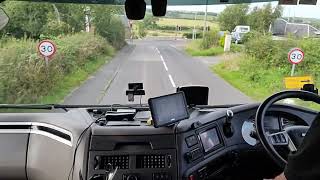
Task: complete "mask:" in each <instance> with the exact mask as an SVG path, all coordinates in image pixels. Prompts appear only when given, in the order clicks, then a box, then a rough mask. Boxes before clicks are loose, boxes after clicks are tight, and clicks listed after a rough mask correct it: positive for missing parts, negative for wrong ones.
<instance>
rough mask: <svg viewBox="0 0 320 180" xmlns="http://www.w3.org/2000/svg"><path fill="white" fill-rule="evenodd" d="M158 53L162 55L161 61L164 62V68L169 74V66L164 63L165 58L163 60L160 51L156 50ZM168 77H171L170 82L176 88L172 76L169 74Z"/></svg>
mask: <svg viewBox="0 0 320 180" xmlns="http://www.w3.org/2000/svg"><path fill="white" fill-rule="evenodd" d="M156 51H157V52H158V53H159V55H160V59H161V61H162V64H163V66H164V68H165V69H166V71H167V72H169V69H168V66H167V64H166V62H165V61H164V58H163V56H162V55H161V53H160V51H159V49H158V48H156ZM168 76H169V80H170V82H171V85H172V86H173V87H174V88H176V84H175V83H174V81H173V78H172V76H171V74H168Z"/></svg>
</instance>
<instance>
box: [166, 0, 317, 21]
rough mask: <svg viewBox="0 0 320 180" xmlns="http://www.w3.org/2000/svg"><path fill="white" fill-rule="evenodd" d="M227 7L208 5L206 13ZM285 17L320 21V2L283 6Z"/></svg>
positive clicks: (200, 8) (190, 8) (191, 8)
mask: <svg viewBox="0 0 320 180" xmlns="http://www.w3.org/2000/svg"><path fill="white" fill-rule="evenodd" d="M263 4H265V3H253V4H251V7H254V6H262V5H263ZM277 4H278V2H272V5H273V6H276V5H277ZM226 6H227V5H209V6H208V12H216V13H219V12H221V11H223V9H224V8H225V7H226ZM283 7H284V14H283V16H285V17H308V18H319V19H320V0H319V1H318V4H317V5H298V6H283ZM168 10H180V11H196V10H197V11H205V6H168Z"/></svg>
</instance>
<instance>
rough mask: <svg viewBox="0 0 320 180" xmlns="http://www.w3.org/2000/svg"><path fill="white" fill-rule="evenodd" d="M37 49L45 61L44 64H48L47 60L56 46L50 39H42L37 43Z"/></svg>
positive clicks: (55, 49)
mask: <svg viewBox="0 0 320 180" xmlns="http://www.w3.org/2000/svg"><path fill="white" fill-rule="evenodd" d="M38 51H39V53H40V55H41V56H42V57H43V58H44V60H45V61H46V66H47V67H48V66H49V61H50V59H51V58H52V56H53V55H54V54H55V53H56V51H57V48H56V45H55V44H54V43H53V42H52V41H50V40H43V41H41V42H40V43H39V45H38Z"/></svg>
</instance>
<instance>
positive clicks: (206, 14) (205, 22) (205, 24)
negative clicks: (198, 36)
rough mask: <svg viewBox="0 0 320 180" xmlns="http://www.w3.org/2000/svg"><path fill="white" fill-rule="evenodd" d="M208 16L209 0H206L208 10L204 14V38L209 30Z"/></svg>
mask: <svg viewBox="0 0 320 180" xmlns="http://www.w3.org/2000/svg"><path fill="white" fill-rule="evenodd" d="M207 16H208V0H206V11H205V14H204V27H203V36H202V38H204V35H205V33H206V31H207Z"/></svg>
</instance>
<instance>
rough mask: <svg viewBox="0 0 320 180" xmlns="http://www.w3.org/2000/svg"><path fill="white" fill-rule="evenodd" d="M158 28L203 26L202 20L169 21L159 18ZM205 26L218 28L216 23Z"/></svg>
mask: <svg viewBox="0 0 320 180" xmlns="http://www.w3.org/2000/svg"><path fill="white" fill-rule="evenodd" d="M157 24H158V25H159V26H176V25H179V26H190V27H193V26H203V25H204V24H203V20H191V19H171V18H170V19H169V18H160V19H159V21H158V22H157ZM207 25H208V26H210V27H211V29H213V28H218V27H219V25H218V23H215V22H211V21H208V22H207Z"/></svg>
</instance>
